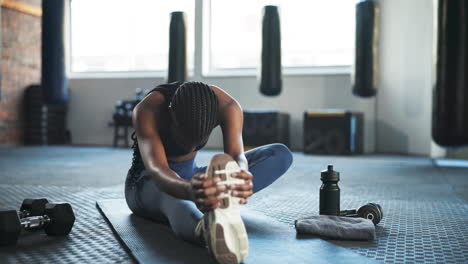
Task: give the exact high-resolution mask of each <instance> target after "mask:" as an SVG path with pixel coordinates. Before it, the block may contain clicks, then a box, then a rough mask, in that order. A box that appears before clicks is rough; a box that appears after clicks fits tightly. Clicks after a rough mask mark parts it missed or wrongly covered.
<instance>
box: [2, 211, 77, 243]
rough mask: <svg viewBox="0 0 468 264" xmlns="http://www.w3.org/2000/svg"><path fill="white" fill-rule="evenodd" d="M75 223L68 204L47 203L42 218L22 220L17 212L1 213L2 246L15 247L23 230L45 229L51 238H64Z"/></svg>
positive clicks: (31, 217)
mask: <svg viewBox="0 0 468 264" xmlns="http://www.w3.org/2000/svg"><path fill="white" fill-rule="evenodd" d="M74 223H75V214H74V213H73V209H72V207H71V205H70V204H68V203H47V204H46V205H45V209H44V215H42V216H29V217H25V218H20V217H19V215H18V213H17V212H16V211H15V210H9V211H2V212H0V246H8V245H15V244H16V241H17V240H18V237H19V235H20V232H21V229H25V230H32V229H40V228H43V229H44V232H45V233H46V234H47V235H49V236H64V235H68V233H70V231H71V229H72V227H73V224H74Z"/></svg>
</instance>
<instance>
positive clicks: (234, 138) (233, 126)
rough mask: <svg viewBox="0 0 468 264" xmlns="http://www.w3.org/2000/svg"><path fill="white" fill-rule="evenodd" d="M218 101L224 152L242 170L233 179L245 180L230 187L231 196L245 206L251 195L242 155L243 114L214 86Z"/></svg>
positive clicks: (251, 187) (250, 182)
mask: <svg viewBox="0 0 468 264" xmlns="http://www.w3.org/2000/svg"><path fill="white" fill-rule="evenodd" d="M212 88H213V90H214V91H215V92H216V94H217V96H218V100H219V117H220V126H221V130H222V132H223V145H224V152H225V153H227V154H229V155H231V156H232V157H233V158H234V160H236V162H237V163H238V164H239V167H240V168H241V169H242V170H241V172H240V173H237V174H236V175H234V177H236V178H239V179H243V180H245V183H244V184H234V185H231V186H230V189H231V190H232V195H233V196H236V197H240V198H242V199H241V203H242V204H246V203H247V198H248V197H250V196H251V195H252V194H253V190H252V189H253V184H252V178H253V176H252V174H251V173H250V172H249V164H248V162H247V158H246V157H245V154H244V143H243V141H242V127H243V123H244V114H243V111H242V108H241V106H240V104H239V103H238V102H237V101H236V100H235V99H234V98H232V97H231V96H230V95H229V94H227V93H226V92H224V91H223V90H221V89H220V88H218V87H216V86H212Z"/></svg>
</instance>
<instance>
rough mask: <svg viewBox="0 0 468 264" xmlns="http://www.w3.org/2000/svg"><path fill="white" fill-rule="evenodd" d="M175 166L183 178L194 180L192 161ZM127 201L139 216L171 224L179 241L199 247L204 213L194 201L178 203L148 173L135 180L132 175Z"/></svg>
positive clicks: (127, 186)
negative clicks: (197, 233) (197, 231)
mask: <svg viewBox="0 0 468 264" xmlns="http://www.w3.org/2000/svg"><path fill="white" fill-rule="evenodd" d="M170 165H171V164H170ZM172 165H173V166H171V169H173V170H174V171H176V172H177V173H178V174H179V175H180V176H181V177H183V178H187V179H189V178H190V177H191V176H192V175H190V174H192V173H193V168H194V164H193V161H192V162H184V163H175V164H172ZM125 197H126V200H127V204H128V206H129V208H130V209H131V210H132V211H133V212H134V213H135V214H136V215H139V216H142V217H145V218H149V219H152V220H155V221H160V222H161V221H162V222H166V223H167V222H169V224H170V225H171V228H172V230H173V231H174V233H175V234H176V235H177V236H178V237H180V238H182V239H184V240H187V241H191V242H195V243H199V241H198V240H197V238H196V236H195V227H196V225H197V223H198V222H199V221H200V219H201V218H202V217H203V213H202V212H200V211H199V210H198V208H197V207H196V205H195V203H193V202H192V201H187V200H181V199H176V198H174V197H172V196H170V195H168V194H167V193H165V192H162V191H160V190H159V189H158V188H157V187H156V185H155V184H154V182H153V180H152V179H151V176H150V175H148V173H147V172H146V171H143V172H142V174H141V175H140V176H139V177H136V178H134V179H132V177H131V176H130V175H129V176H127V181H126V184H125Z"/></svg>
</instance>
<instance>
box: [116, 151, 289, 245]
mask: <svg viewBox="0 0 468 264" xmlns="http://www.w3.org/2000/svg"><path fill="white" fill-rule="evenodd" d="M245 156H246V158H247V160H248V163H249V171H250V172H251V173H252V175H253V191H254V193H256V192H258V191H260V190H262V189H263V188H265V187H267V186H268V185H270V184H272V183H273V182H274V181H275V180H276V179H278V178H279V177H280V176H281V175H283V174H284V173H285V172H286V171H287V170H288V168H289V167H290V166H291V163H292V154H291V151H290V150H289V149H288V148H287V147H286V146H285V145H283V144H270V145H265V146H262V147H258V148H255V149H252V150H250V151H247V152H245ZM169 167H170V168H171V169H172V170H173V171H175V172H176V173H177V174H178V175H179V176H180V177H182V178H184V179H187V180H189V179H190V178H192V176H193V175H194V174H195V173H199V172H205V170H206V166H204V167H197V165H196V163H195V161H194V159H191V160H187V161H182V162H169ZM131 177H135V178H133V179H129V178H131ZM125 199H126V200H127V204H128V207H129V208H130V210H132V212H133V213H134V214H136V215H139V216H142V217H145V218H149V219H152V220H155V221H159V222H165V223H169V224H170V226H171V228H172V230H173V231H174V233H175V234H176V235H177V236H178V237H179V238H181V239H184V240H187V241H191V242H195V243H197V241H196V238H195V226H196V225H197V223H198V222H199V221H200V219H201V218H202V217H203V213H202V212H201V211H200V210H198V208H197V207H196V205H195V203H194V202H192V201H188V200H181V199H177V198H174V197H172V196H170V195H168V194H166V193H165V192H162V191H160V190H159V189H158V188H157V187H156V185H155V184H154V182H153V181H152V179H151V176H150V175H149V174H148V173H147V172H146V171H143V172H142V173H141V174H140V175H130V174H129V175H128V176H127V181H126V183H125Z"/></svg>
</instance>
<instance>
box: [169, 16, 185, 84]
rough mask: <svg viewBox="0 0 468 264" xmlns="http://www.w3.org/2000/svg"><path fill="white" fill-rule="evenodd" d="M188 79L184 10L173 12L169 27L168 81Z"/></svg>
mask: <svg viewBox="0 0 468 264" xmlns="http://www.w3.org/2000/svg"><path fill="white" fill-rule="evenodd" d="M185 80H187V38H186V31H185V15H184V12H180V11H177V12H172V13H171V25H170V27H169V68H168V76H167V82H168V83H172V82H176V81H181V82H183V81H185Z"/></svg>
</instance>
